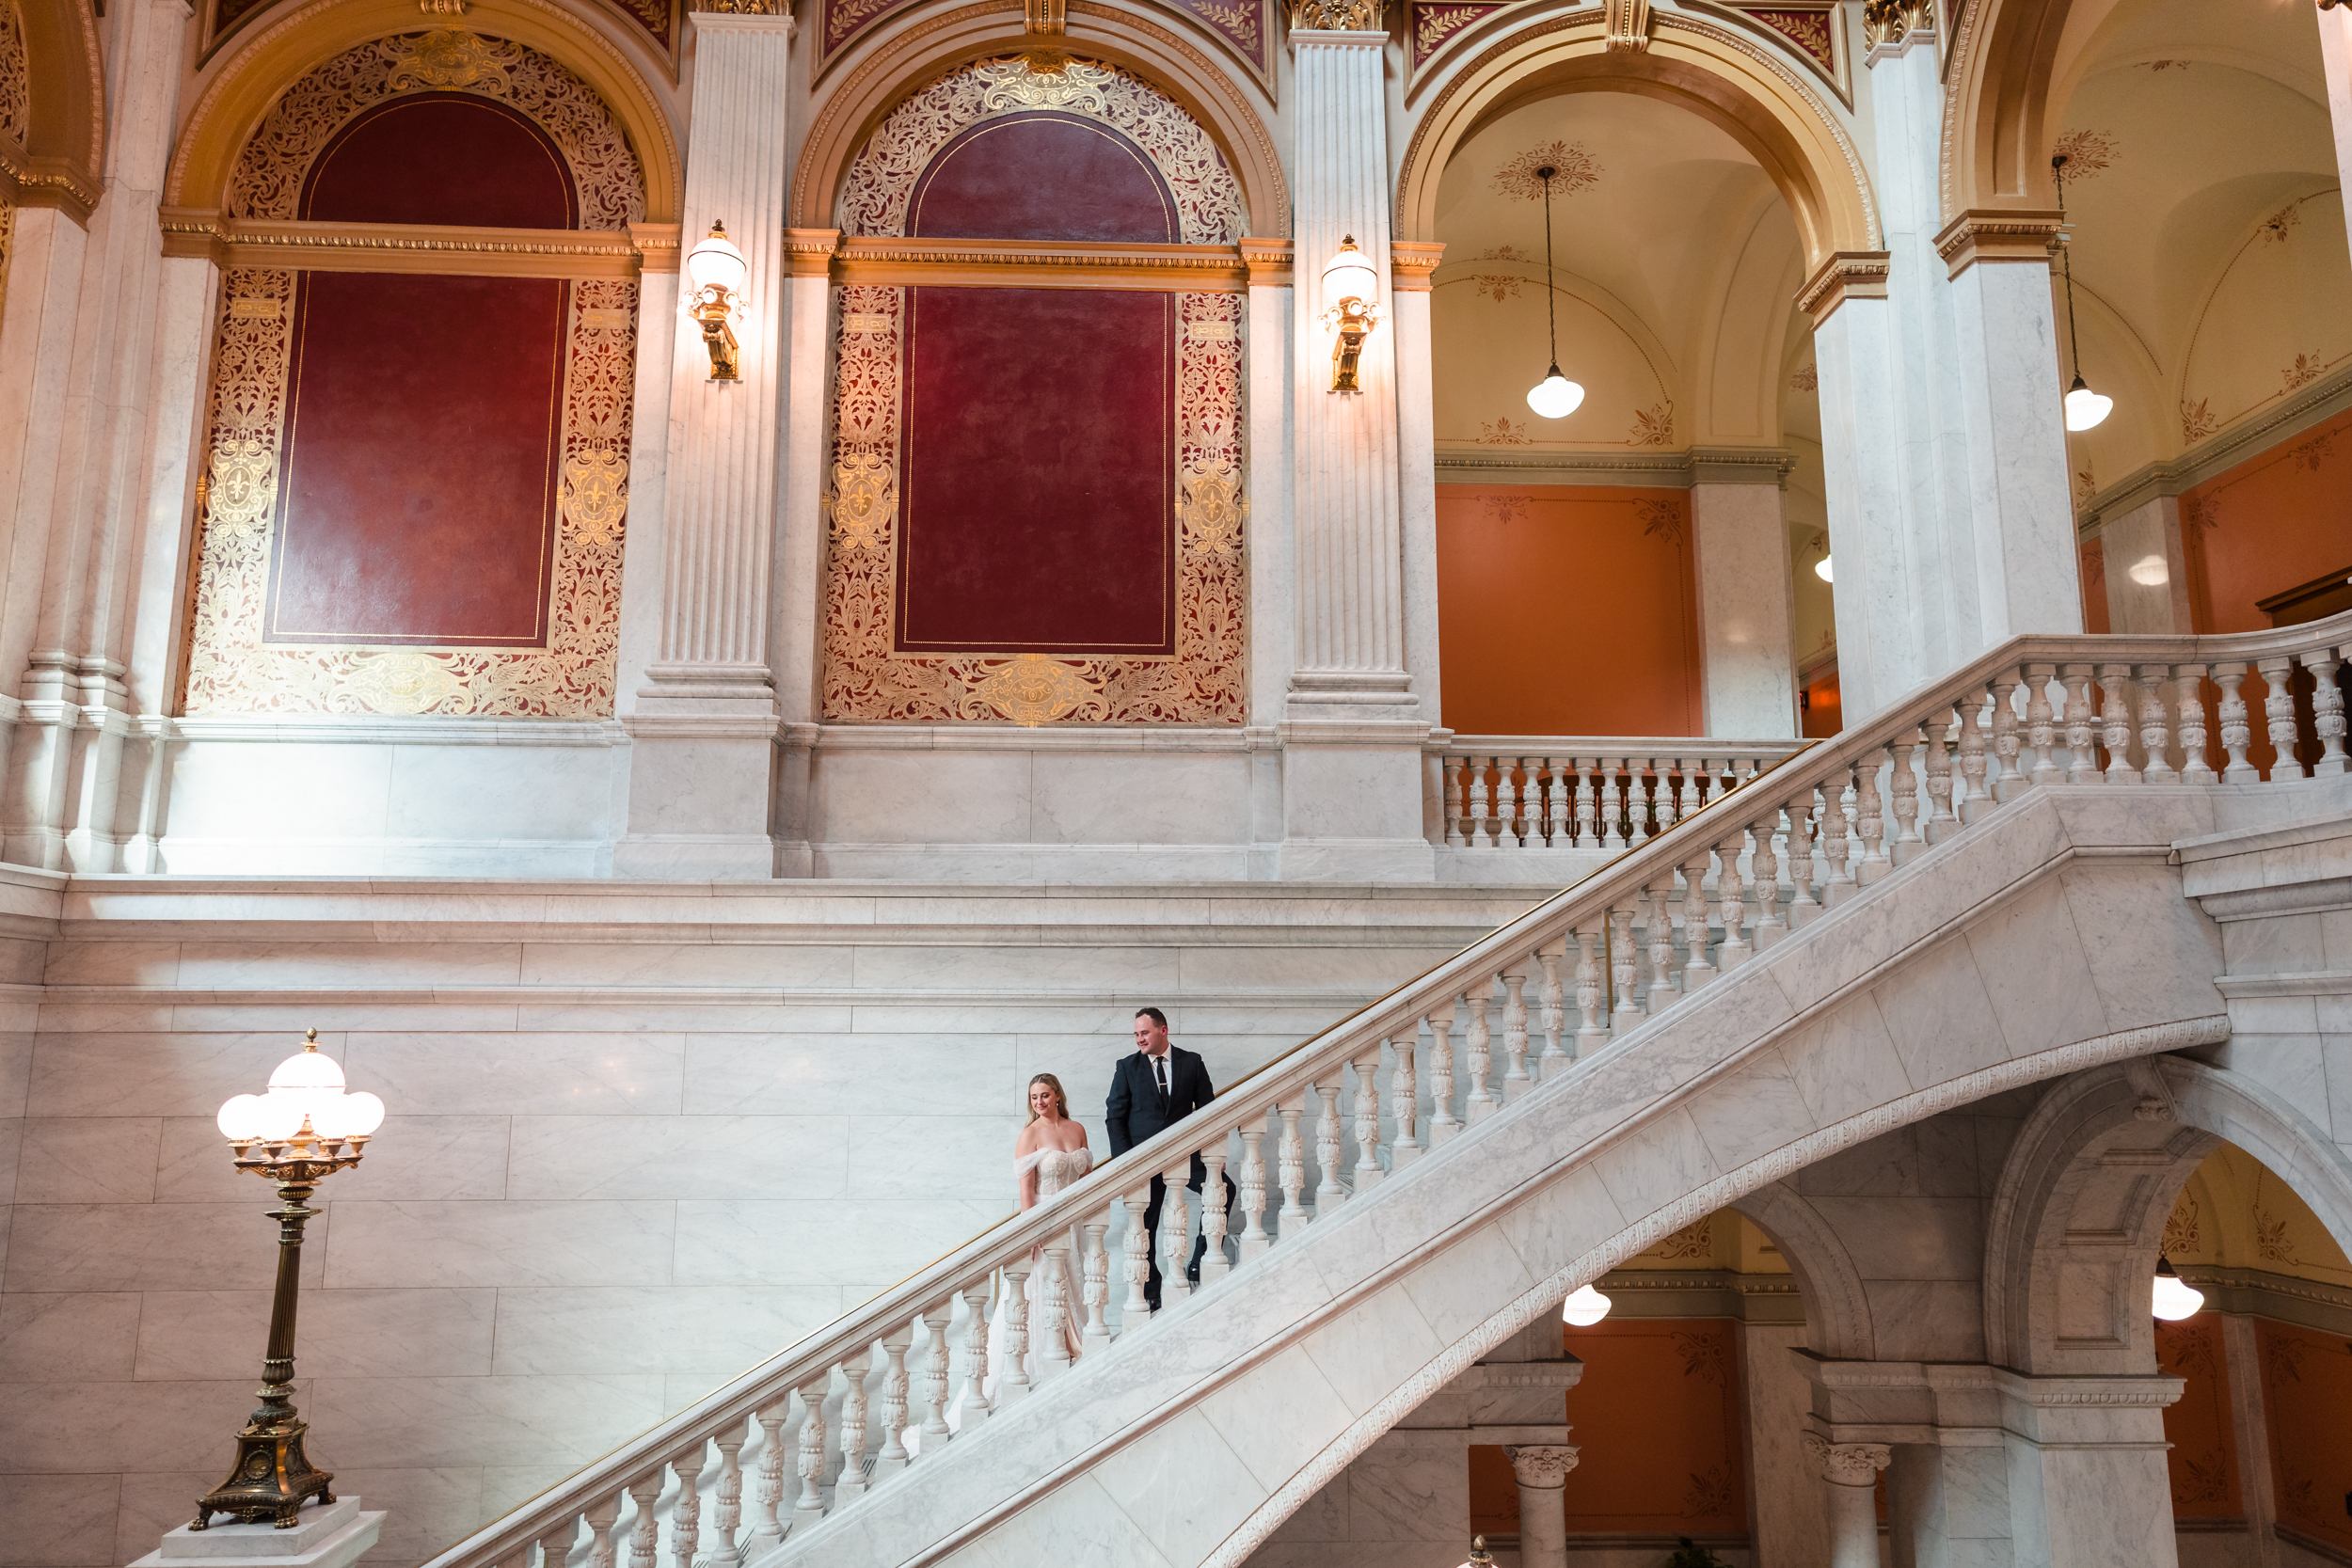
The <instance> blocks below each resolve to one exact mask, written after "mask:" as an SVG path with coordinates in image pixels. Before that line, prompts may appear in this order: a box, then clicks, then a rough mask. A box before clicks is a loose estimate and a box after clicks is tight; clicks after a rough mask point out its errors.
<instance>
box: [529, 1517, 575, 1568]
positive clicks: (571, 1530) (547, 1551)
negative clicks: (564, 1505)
mask: <svg viewBox="0 0 2352 1568" xmlns="http://www.w3.org/2000/svg"><path fill="white" fill-rule="evenodd" d="M579 1536H580V1521H579V1519H577V1518H571V1519H566V1520H564V1522H563V1523H562V1524H560V1525H558V1526H556V1527H555V1528H553V1529H550V1530H548V1532H547V1533H546V1534H544V1535H542V1536H540V1537H539V1542H538V1545H539V1568H564V1563H566V1562H568V1561H569V1560H571V1556H572V1543H573V1542H574V1541H576V1540H578V1539H579Z"/></svg>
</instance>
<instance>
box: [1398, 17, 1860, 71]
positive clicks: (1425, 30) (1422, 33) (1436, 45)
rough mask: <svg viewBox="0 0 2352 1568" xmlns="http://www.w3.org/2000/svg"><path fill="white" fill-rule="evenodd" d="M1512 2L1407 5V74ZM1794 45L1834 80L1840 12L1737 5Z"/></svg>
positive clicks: (1427, 63)
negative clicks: (1834, 30)
mask: <svg viewBox="0 0 2352 1568" xmlns="http://www.w3.org/2000/svg"><path fill="white" fill-rule="evenodd" d="M1508 3H1509V0H1413V3H1412V5H1411V6H1410V7H1409V8H1407V15H1406V30H1405V50H1406V64H1407V70H1408V74H1409V77H1410V79H1411V80H1413V81H1416V82H1417V81H1419V80H1420V79H1421V77H1422V75H1423V74H1425V73H1426V72H1427V71H1428V70H1429V67H1430V65H1431V62H1433V61H1434V60H1436V59H1437V57H1438V55H1441V54H1444V53H1445V52H1446V51H1447V50H1448V49H1450V48H1451V47H1452V46H1453V44H1454V40H1456V39H1457V38H1459V37H1461V36H1462V35H1463V34H1465V33H1467V32H1468V31H1469V30H1470V25H1471V24H1473V23H1476V22H1480V21H1483V20H1484V19H1485V18H1486V17H1487V16H1489V15H1491V14H1492V13H1493V12H1496V11H1499V10H1503V9H1506V8H1508ZM1739 9H1740V11H1742V12H1744V13H1745V14H1746V15H1749V16H1752V17H1754V18H1756V21H1758V22H1760V23H1762V24H1764V25H1765V26H1767V27H1770V28H1772V30H1773V31H1774V32H1776V33H1778V34H1780V35H1781V36H1782V37H1783V38H1785V39H1787V40H1788V41H1789V42H1790V43H1791V44H1792V45H1794V46H1795V48H1796V50H1797V52H1798V53H1799V54H1801V55H1804V56H1805V57H1806V58H1807V59H1809V60H1812V61H1813V62H1814V63H1816V64H1817V65H1819V66H1820V68H1821V71H1822V73H1823V74H1824V75H1826V76H1828V77H1829V78H1830V79H1831V80H1832V81H1836V80H1837V79H1838V76H1837V53H1836V44H1835V40H1834V39H1833V38H1832V29H1834V28H1835V27H1836V12H1835V10H1834V9H1833V8H1829V7H1826V6H1767V7H1760V8H1759V7H1751V6H1741V7H1740V8H1739Z"/></svg>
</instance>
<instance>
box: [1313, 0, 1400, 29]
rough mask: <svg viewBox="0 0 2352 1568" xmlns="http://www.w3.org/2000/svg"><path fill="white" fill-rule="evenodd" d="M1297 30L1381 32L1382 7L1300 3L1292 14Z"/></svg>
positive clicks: (1346, 1) (1318, 0) (1329, 0)
mask: <svg viewBox="0 0 2352 1568" xmlns="http://www.w3.org/2000/svg"><path fill="white" fill-rule="evenodd" d="M1291 26H1292V27H1293V28H1294V29H1305V30H1308V31H1319V32H1329V33H1376V32H1378V31H1380V7H1379V6H1378V5H1376V4H1375V0H1298V4H1297V6H1296V7H1295V8H1293V9H1292V11H1291Z"/></svg>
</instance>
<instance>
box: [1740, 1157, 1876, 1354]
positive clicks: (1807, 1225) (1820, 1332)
mask: <svg viewBox="0 0 2352 1568" xmlns="http://www.w3.org/2000/svg"><path fill="white" fill-rule="evenodd" d="M1728 1207H1730V1208H1731V1209H1733V1210H1736V1211H1737V1212H1740V1213H1742V1214H1744V1215H1746V1216H1747V1217H1748V1218H1749V1219H1751V1220H1754V1221H1755V1222H1756V1225H1757V1226H1758V1227H1761V1228H1762V1229H1763V1230H1764V1232H1765V1233H1766V1234H1767V1235H1769V1236H1771V1237H1772V1244H1773V1245H1775V1246H1777V1247H1779V1248H1780V1255H1781V1256H1782V1257H1783V1258H1785V1259H1788V1268H1789V1272H1790V1273H1792V1274H1794V1275H1796V1276H1797V1290H1798V1291H1799V1292H1800V1293H1801V1294H1802V1295H1803V1296H1804V1337H1805V1343H1806V1344H1808V1345H1810V1346H1811V1347H1812V1348H1813V1351H1814V1353H1815V1354H1819V1355H1821V1356H1825V1357H1827V1358H1828V1359H1830V1360H1832V1361H1874V1360H1876V1359H1877V1358H1878V1355H1877V1351H1876V1349H1875V1348H1874V1347H1875V1345H1876V1342H1877V1336H1876V1335H1875V1333H1874V1332H1873V1331H1872V1328H1871V1323H1870V1298H1869V1296H1868V1294H1867V1292H1866V1291H1864V1290H1863V1288H1862V1271H1861V1270H1860V1269H1857V1268H1856V1267H1854V1261H1853V1256H1852V1254H1851V1253H1849V1252H1848V1251H1847V1250H1846V1243H1844V1242H1842V1241H1840V1240H1839V1239H1838V1236H1837V1232H1836V1230H1834V1229H1832V1228H1831V1227H1830V1226H1829V1225H1828V1223H1827V1222H1826V1221H1824V1220H1823V1219H1822V1218H1821V1215H1820V1211H1819V1210H1817V1209H1815V1208H1814V1207H1813V1205H1812V1204H1810V1203H1807V1202H1806V1201H1805V1200H1804V1197H1802V1196H1799V1195H1798V1193H1797V1190H1796V1189H1795V1188H1793V1187H1791V1186H1789V1185H1788V1182H1786V1181H1769V1182H1766V1183H1765V1184H1764V1185H1763V1186H1761V1187H1758V1188H1756V1190H1755V1191H1753V1192H1750V1193H1745V1194H1742V1195H1741V1196H1739V1197H1736V1198H1733V1199H1732V1200H1731V1202H1730V1204H1729V1205H1728Z"/></svg>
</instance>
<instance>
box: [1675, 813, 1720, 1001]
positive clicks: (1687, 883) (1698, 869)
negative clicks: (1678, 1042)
mask: <svg viewBox="0 0 2352 1568" xmlns="http://www.w3.org/2000/svg"><path fill="white" fill-rule="evenodd" d="M1714 863H1715V861H1714V856H1713V855H1712V854H1711V853H1710V852H1709V851H1708V850H1705V849H1701V850H1699V851H1698V853H1697V854H1695V855H1694V856H1692V859H1691V860H1689V861H1688V862H1686V863H1684V865H1683V867H1682V947H1683V957H1682V994H1683V995H1685V996H1689V995H1690V994H1691V993H1692V992H1693V991H1695V990H1698V989H1699V988H1700V987H1701V986H1704V985H1705V984H1707V982H1708V981H1709V980H1712V979H1713V978H1714V977H1715V966H1714V965H1713V964H1711V963H1709V962H1708V959H1707V924H1708V918H1709V917H1710V916H1711V915H1712V914H1713V913H1714V911H1713V910H1712V909H1711V908H1710V907H1709V905H1708V901H1707V872H1708V867H1709V866H1711V865H1713V864H1714Z"/></svg>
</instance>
